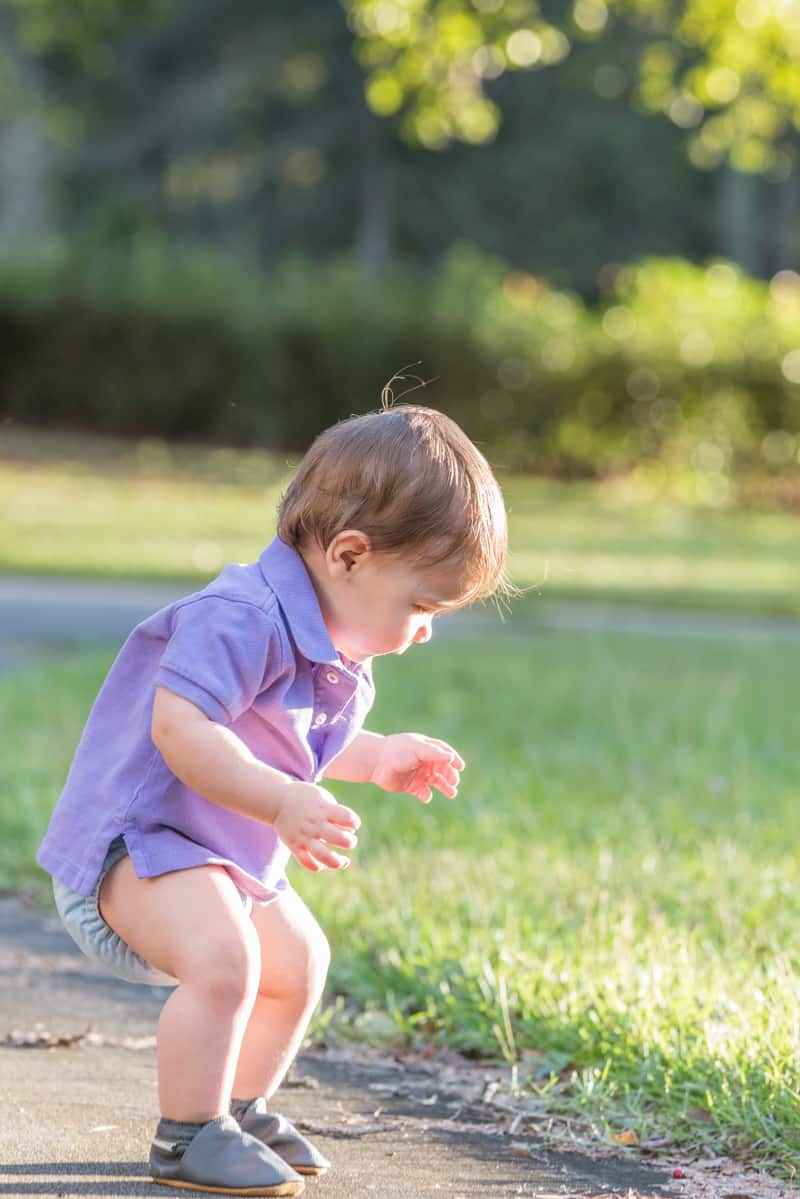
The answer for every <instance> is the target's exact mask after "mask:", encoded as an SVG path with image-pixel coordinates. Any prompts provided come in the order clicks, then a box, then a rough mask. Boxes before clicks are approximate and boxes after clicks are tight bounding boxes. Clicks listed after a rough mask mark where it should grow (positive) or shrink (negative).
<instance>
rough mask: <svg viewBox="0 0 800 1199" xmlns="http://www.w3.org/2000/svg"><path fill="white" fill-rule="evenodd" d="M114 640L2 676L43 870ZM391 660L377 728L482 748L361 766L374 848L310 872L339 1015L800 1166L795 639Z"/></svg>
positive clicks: (693, 1139) (9, 806)
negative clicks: (412, 781)
mask: <svg viewBox="0 0 800 1199" xmlns="http://www.w3.org/2000/svg"><path fill="white" fill-rule="evenodd" d="M110 656H111V655H110V653H97V652H95V653H92V654H86V655H78V656H75V657H68V658H65V659H63V660H62V661H58V662H54V663H52V664H50V665H49V666H47V667H45V668H42V669H40V670H36V671H33V672H32V673H30V674H29V675H27V676H14V677H7V678H5V679H0V722H2V725H3V727H4V728H5V729H7V730H8V746H9V750H8V751H7V753H6V754H5V755H4V759H3V761H2V763H0V783H2V785H0V879H3V882H4V883H5V885H7V886H8V885H16V886H19V885H26V883H28V882H29V880H30V879H31V878H32V877H34V876H33V875H32V874H31V873H29V870H30V861H31V857H32V853H33V850H34V848H35V845H36V843H37V842H38V838H39V836H40V834H41V830H42V828H43V826H44V823H45V821H46V819H47V815H48V813H49V809H50V807H51V806H52V803H53V801H54V799H55V796H56V794H57V791H58V789H59V786H60V783H61V781H62V780H63V776H64V773H65V771H66V768H67V765H68V762H69V759H70V757H71V754H72V751H73V748H74V744H75V740H76V738H77V736H78V734H79V732H80V727H81V725H82V722H83V719H84V716H85V713H86V711H87V710H88V707H89V705H90V704H91V702H92V700H93V698H94V694H95V692H96V688H97V686H98V684H99V682H100V680H101V678H102V675H103V672H104V670H105V668H106V666H107V664H108V661H109V659H110ZM376 668H377V673H378V697H379V700H378V705H377V708H376V712H375V716H374V720H372V721H371V725H372V727H374V728H376V729H378V730H379V731H380V730H386V731H388V730H389V729H392V728H398V727H416V726H417V725H419V726H420V727H421V726H423V725H424V726H425V727H426V728H430V729H431V730H432V731H433V732H434V733H436V734H438V735H441V736H443V737H445V738H446V739H447V740H449V741H451V742H452V743H454V744H455V745H456V746H457V747H458V748H460V749H461V750H462V751H463V752H464V756H465V757H466V758H467V761H468V771H467V773H466V774H465V779H464V785H463V787H462V793H461V795H460V797H459V799H458V800H457V801H456V802H455V803H454V804H448V803H446V802H445V801H438V802H437V803H436V804H435V805H434V807H433V808H432V809H426V808H423V807H422V806H421V805H418V804H415V803H414V801H412V800H410V799H408V798H406V797H400V796H397V797H393V796H385V795H383V794H382V793H375V792H372V791H371V789H368V788H350V789H348V788H346V787H344V786H342V785H337V787H336V792H337V796H340V797H341V798H342V799H343V801H344V802H348V803H351V804H352V805H353V806H354V807H355V808H356V810H358V811H360V813H361V815H362V818H363V820H364V826H363V835H362V838H361V844H360V847H359V850H358V852H357V854H355V855H354V863H353V868H352V869H351V870H350V871H349V872H348V876H347V877H346V878H345V879H343V880H342V879H339V878H338V877H337V876H335V875H333V874H327V875H324V876H322V877H321V878H320V879H310V878H306V877H303V876H302V875H301V872H300V871H299V870H296V871H294V873H293V882H294V884H295V885H296V886H297V887H298V888H299V889H300V890H301V891H302V892H303V894H304V896H305V897H306V899H307V900H308V901H309V903H310V904H311V906H312V908H313V909H314V910H315V912H316V913H317V915H318V917H319V918H320V921H321V923H322V925H323V927H324V928H325V929H326V931H327V932H328V934H329V935H330V936H331V939H332V941H333V943H334V967H333V972H332V976H331V984H330V988H329V994H330V995H331V997H332V1002H331V1003H329V1005H328V1006H327V1008H326V1009H325V1010H324V1011H323V1012H322V1014H321V1015H320V1017H319V1018H318V1020H317V1023H316V1035H317V1037H321V1038H323V1039H329V1040H333V1041H336V1040H337V1039H339V1040H341V1039H347V1038H351V1037H355V1038H356V1039H359V1038H362V1039H367V1040H372V1041H375V1040H376V1039H377V1040H382V1041H388V1042H389V1043H395V1042H402V1043H404V1044H406V1045H411V1046H412V1047H413V1046H423V1045H426V1044H440V1045H448V1046H451V1047H452V1048H454V1049H456V1050H458V1051H460V1052H462V1053H466V1054H468V1055H473V1054H479V1055H486V1054H488V1055H490V1056H492V1057H497V1055H498V1052H500V1053H501V1054H504V1055H505V1057H506V1058H507V1059H508V1061H510V1062H512V1061H513V1062H515V1063H516V1064H517V1066H518V1072H519V1076H520V1079H521V1081H522V1082H524V1084H525V1085H526V1086H527V1087H528V1088H529V1089H530V1090H531V1092H532V1093H534V1094H538V1095H540V1096H545V1097H546V1101H547V1103H548V1105H549V1107H550V1110H552V1111H553V1112H555V1113H566V1114H569V1113H572V1114H573V1115H579V1116H581V1117H582V1118H585V1119H586V1120H587V1121H588V1122H589V1124H590V1126H592V1127H593V1128H594V1129H595V1130H596V1132H597V1134H598V1135H599V1136H600V1138H601V1139H604V1138H606V1137H608V1136H615V1135H620V1134H621V1133H623V1132H629V1133H631V1134H633V1135H634V1136H635V1137H636V1138H637V1140H638V1141H639V1142H640V1143H641V1142H645V1141H648V1140H652V1139H653V1137H654V1136H657V1135H659V1134H660V1133H665V1132H666V1133H669V1134H670V1135H671V1136H672V1137H673V1138H674V1139H675V1140H676V1143H677V1144H678V1145H679V1146H684V1147H689V1146H695V1147H698V1146H701V1145H702V1146H706V1147H709V1148H710V1149H712V1150H713V1151H714V1152H716V1153H719V1154H721V1153H724V1152H735V1153H736V1154H738V1155H739V1156H740V1157H743V1158H746V1159H748V1160H752V1161H756V1162H761V1163H763V1164H766V1163H768V1164H769V1165H770V1166H771V1167H772V1168H773V1169H778V1168H781V1169H782V1170H783V1171H784V1172H785V1173H786V1174H790V1173H791V1172H792V1171H793V1169H795V1168H796V1166H797V1164H798V1162H799V1161H800V1142H799V1141H798V1136H797V1128H798V1120H797V1117H798V1114H800V1113H799V1110H798V1109H799V1105H798V1100H797V1093H798V1090H800V1079H798V1062H800V1055H798V1052H797V1051H798V1045H797V1035H798V1034H797V1030H796V1011H797V1005H798V1001H799V1000H800V984H799V982H798V975H797V968H796V964H795V962H794V960H793V958H792V956H791V953H790V947H791V946H792V944H793V943H794V938H795V937H796V930H797V927H798V922H800V901H799V900H798V898H797V897H796V885H795V880H796V876H797V868H798V865H800V862H798V851H797V849H796V848H795V847H796V845H797V844H798V839H797V838H796V837H792V836H791V830H792V829H793V827H794V825H795V824H796V822H797V815H796V812H797V802H796V801H797V787H798V783H797V772H796V763H795V757H794V752H793V748H792V747H793V744H794V731H793V717H792V713H793V712H795V711H796V710H797V707H798V701H800V694H798V691H799V690H800V684H799V683H798V681H797V679H796V677H795V676H796V671H794V670H793V669H792V663H791V659H790V656H789V655H787V654H786V653H785V647H783V646H780V645H770V644H763V643H758V644H755V643H753V644H744V643H742V644H739V643H732V642H719V643H713V644H698V643H697V642H694V643H684V642H682V641H680V640H665V641H659V642H657V641H655V640H652V639H648V638H640V637H636V638H615V637H607V636H601V635H591V636H575V635H568V636H565V635H558V634H547V635H546V636H533V637H532V638H531V639H530V643H525V642H520V641H519V640H517V639H515V640H514V641H513V642H502V641H499V640H498V641H489V642H487V643H485V644H484V643H474V642H470V643H468V644H466V643H463V642H457V641H442V642H440V643H439V644H437V643H436V642H434V643H433V644H432V645H431V646H428V647H425V650H424V652H422V651H420V652H415V653H413V654H411V655H408V656H406V658H404V659H403V660H402V661H395V660H386V661H381V662H379V663H377V664H376ZM431 672H433V673H434V675H435V677H436V679H437V686H436V687H433V688H431V687H430V686H429V680H430V677H431ZM795 696H796V698H793V697H795ZM486 697H491V703H489V704H487V703H486V702H485V700H486ZM43 711H47V714H48V722H47V726H46V727H44V725H43V724H42V721H41V713H42V712H43ZM20 858H22V859H23V860H24V861H26V862H27V863H28V869H27V870H22V869H20ZM337 997H338V998H337Z"/></svg>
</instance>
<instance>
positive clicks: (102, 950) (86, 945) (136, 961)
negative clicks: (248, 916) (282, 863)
mask: <svg viewBox="0 0 800 1199" xmlns="http://www.w3.org/2000/svg"><path fill="white" fill-rule="evenodd" d="M127 854H128V850H127V848H126V846H125V842H124V841H123V839H122V837H117V838H116V839H115V840H114V841H112V842H111V844H110V845H109V847H108V853H107V854H106V857H105V861H104V862H103V865H102V867H101V869H100V874H99V875H98V877H97V882H96V883H95V885H94V889H93V891H92V893H91V895H79V894H78V892H77V891H73V890H71V889H70V888H69V887H65V886H64V884H63V883H60V882H59V881H58V879H53V895H54V897H55V901H56V909H57V911H58V914H59V916H60V917H61V923H62V924H63V925H64V928H65V929H66V930H67V932H68V933H69V935H70V936H71V937H72V939H73V941H74V942H75V944H76V945H77V946H78V949H80V950H81V952H82V953H84V954H85V955H86V957H87V958H88V959H89V961H91V962H96V963H97V964H98V965H99V966H103V967H105V969H106V970H110V971H111V973H112V974H115V975H116V976H117V978H123V979H125V981H126V982H129V983H145V984H146V985H148V986H151V987H176V986H177V985H178V979H177V978H173V977H172V975H171V974H164V973H163V972H162V971H161V970H157V969H156V967H155V966H151V964H150V963H149V962H147V961H145V959H144V958H143V957H141V956H140V955H139V954H138V953H136V951H135V950H133V949H131V947H130V945H127V944H126V943H125V941H123V940H122V937H120V936H119V935H118V934H117V933H115V932H114V930H113V928H111V926H110V925H108V924H106V922H105V920H104V919H103V917H102V916H101V915H100V909H99V908H98V906H97V896H98V893H99V891H100V884H101V883H102V881H103V879H104V878H105V876H106V875H107V874H108V872H109V870H110V869H111V867H112V866H115V865H116V863H117V862H119V861H120V859H121V858H124V857H126V856H127ZM240 894H241V895H242V902H243V903H244V905H245V908H246V909H247V910H248V911H250V910H251V909H252V902H253V901H252V900H251V899H250V897H249V896H248V895H245V894H244V893H243V892H240Z"/></svg>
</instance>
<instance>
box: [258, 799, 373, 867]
mask: <svg viewBox="0 0 800 1199" xmlns="http://www.w3.org/2000/svg"><path fill="white" fill-rule="evenodd" d="M273 824H274V827H275V831H276V832H277V834H278V836H279V837H280V839H281V841H283V843H284V845H286V846H288V848H289V849H290V850H291V851H292V853H293V854H294V856H295V857H296V858H297V860H298V862H299V863H300V865H301V866H304V867H305V869H306V870H324V869H325V868H326V867H327V866H330V867H331V868H332V869H333V870H343V869H346V868H347V867H348V866H349V865H350V859H349V858H345V857H343V856H342V855H341V854H339V853H335V852H334V850H333V849H331V848H330V846H332V845H338V846H340V847H341V848H342V849H355V847H356V845H357V844H358V837H356V835H355V834H356V829H358V828H360V826H361V820H360V818H359V817H358V815H357V814H356V813H355V812H354V811H353V810H352V808H347V807H345V806H344V804H340V803H337V802H336V800H335V799H334V798H333V796H332V795H331V793H330V791H326V790H325V788H324V787H318V786H317V785H316V783H289V785H288V786H287V788H286V790H285V791H284V793H283V796H282V798H281V802H280V808H279V809H278V815H277V817H276V818H275V820H274V822H273Z"/></svg>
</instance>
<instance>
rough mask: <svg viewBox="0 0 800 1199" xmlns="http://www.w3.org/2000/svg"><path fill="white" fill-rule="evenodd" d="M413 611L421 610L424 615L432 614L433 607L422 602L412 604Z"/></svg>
mask: <svg viewBox="0 0 800 1199" xmlns="http://www.w3.org/2000/svg"><path fill="white" fill-rule="evenodd" d="M411 606H412V608H413V609H414V611H415V612H422V613H423V614H424V615H425V616H431V615H433V608H426V607H425V605H424V604H412V605H411Z"/></svg>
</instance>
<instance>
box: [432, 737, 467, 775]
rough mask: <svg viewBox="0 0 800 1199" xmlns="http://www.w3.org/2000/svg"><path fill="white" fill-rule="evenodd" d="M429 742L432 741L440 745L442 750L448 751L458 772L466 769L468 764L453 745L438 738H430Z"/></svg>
mask: <svg viewBox="0 0 800 1199" xmlns="http://www.w3.org/2000/svg"><path fill="white" fill-rule="evenodd" d="M428 740H429V741H432V742H433V744H434V745H438V746H439V748H440V749H444V750H447V752H448V753H449V754H450V765H451V766H454V767H455V768H456V770H463V769H464V767H465V766H466V762H465V761H464V759H463V758H462V757H461V755H460V754H459V753H456V751H455V750H454V749H453V747H452V745H448V744H447V742H446V741H440V740H439V738H438V737H429V738H428Z"/></svg>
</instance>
